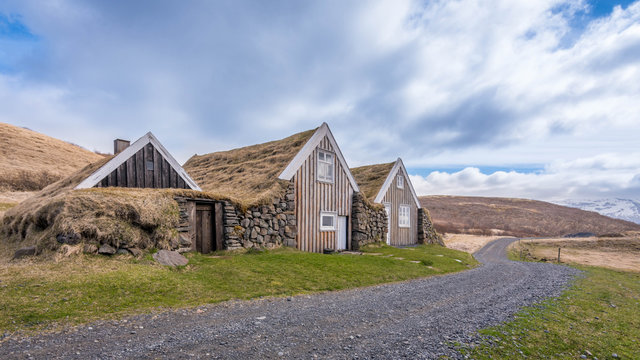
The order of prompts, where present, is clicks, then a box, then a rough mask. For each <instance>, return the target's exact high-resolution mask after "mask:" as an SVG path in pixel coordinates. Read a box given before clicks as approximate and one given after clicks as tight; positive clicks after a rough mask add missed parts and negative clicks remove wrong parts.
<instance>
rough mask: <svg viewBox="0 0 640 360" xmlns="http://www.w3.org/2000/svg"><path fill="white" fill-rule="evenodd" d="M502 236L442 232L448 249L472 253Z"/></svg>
mask: <svg viewBox="0 0 640 360" xmlns="http://www.w3.org/2000/svg"><path fill="white" fill-rule="evenodd" d="M502 237H503V236H481V235H469V234H444V236H443V237H442V238H443V240H444V245H445V246H446V247H448V248H450V249H454V250H460V251H464V252H467V253H469V254H473V253H475V252H476V251H478V250H480V249H481V248H483V247H484V246H485V245H487V244H488V243H490V242H492V241H493V240H497V239H500V238H502Z"/></svg>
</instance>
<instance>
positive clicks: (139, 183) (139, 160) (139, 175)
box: [136, 148, 144, 188]
mask: <svg viewBox="0 0 640 360" xmlns="http://www.w3.org/2000/svg"><path fill="white" fill-rule="evenodd" d="M136 187H138V188H143V187H144V148H142V149H140V151H138V152H137V153H136Z"/></svg>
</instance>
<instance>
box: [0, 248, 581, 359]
mask: <svg viewBox="0 0 640 360" xmlns="http://www.w3.org/2000/svg"><path fill="white" fill-rule="evenodd" d="M513 241H515V239H499V240H496V241H494V242H491V243H489V244H488V245H486V246H485V247H484V248H482V249H481V250H479V251H478V252H477V253H476V254H475V257H476V258H477V259H478V260H479V261H480V262H482V263H483V265H482V266H480V267H478V268H475V269H472V270H469V271H464V272H460V273H456V274H451V275H445V276H437V277H431V278H425V279H418V280H412V281H406V282H402V283H394V284H385V285H379V286H373V287H367V288H361V289H353V290H346V291H339V292H330V293H323V294H316V295H305V296H295V297H293V298H289V299H285V298H269V299H262V300H254V301H231V302H225V303H221V304H216V305H209V306H205V307H200V308H197V309H189V310H178V311H171V312H165V313H161V314H147V315H139V316H134V317H131V318H128V319H127V320H122V321H103V322H96V323H93V324H90V325H85V326H80V327H78V328H73V329H68V330H65V331H63V332H59V333H52V334H44V335H39V336H34V337H29V338H23V339H8V340H6V341H4V342H3V343H1V344H0V358H2V359H12V358H18V359H22V358H25V359H26V358H36V359H44V358H47V359H50V358H71V359H76V358H77V359H123V358H127V359H129V358H153V359H155V358H167V359H176V358H189V359H193V358H195V359H197V358H214V359H217V358H224V359H270V358H271V359H278V358H285V359H286V358H296V359H297V358H307V359H310V358H311V359H312V358H316V357H317V358H323V359H326V358H330V359H332V358H334V359H345V358H353V359H389V358H412V359H416V358H418V359H433V358H438V357H439V356H441V355H448V356H450V357H452V358H457V357H459V354H458V353H457V352H456V351H455V349H454V347H453V343H455V342H458V343H462V344H465V343H471V342H475V341H477V340H478V337H477V334H476V331H477V330H479V329H482V328H485V327H488V326H492V325H496V324H499V323H500V322H502V321H505V320H508V319H509V317H510V316H512V315H513V314H514V313H515V312H516V311H517V310H518V309H520V308H521V307H522V306H525V305H530V304H532V303H535V302H538V301H540V300H542V299H544V298H547V297H550V296H557V295H559V294H560V293H561V292H562V290H563V289H564V288H566V286H567V284H568V282H570V281H571V279H572V278H573V277H574V276H575V275H576V274H577V273H578V271H577V270H575V269H573V268H570V267H566V266H559V265H553V264H543V263H522V262H514V261H510V260H508V259H507V258H506V256H505V248H506V247H507V246H508V245H509V244H510V243H511V242H513Z"/></svg>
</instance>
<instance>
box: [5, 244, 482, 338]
mask: <svg viewBox="0 0 640 360" xmlns="http://www.w3.org/2000/svg"><path fill="white" fill-rule="evenodd" d="M366 251H367V252H374V253H383V255H377V256H371V255H338V254H334V255H322V254H312V253H303V252H299V251H295V250H292V249H290V248H282V249H278V250H272V251H265V252H261V253H246V254H225V253H219V254H216V255H217V256H208V255H201V254H195V253H194V254H188V255H187V257H188V258H189V264H188V265H187V266H185V267H181V268H168V267H164V266H161V265H158V264H157V263H155V262H153V261H152V260H151V257H150V256H147V257H146V258H145V259H143V260H135V259H132V258H130V257H126V256H121V257H114V258H105V257H103V256H76V257H72V258H70V259H66V260H63V261H61V262H59V263H51V262H34V263H26V264H24V263H23V264H16V265H5V266H3V267H0V331H14V330H39V329H42V328H46V327H49V326H57V325H60V324H74V323H82V322H86V321H91V320H96V319H105V318H114V317H118V316H122V315H126V314H132V313H139V312H147V311H152V310H153V309H157V308H176V307H189V306H197V305H202V304H209V303H215V302H220V301H224V300H229V299H250V298H256V297H260V296H287V295H295V294H303V293H313V292H319V291H329V290H340V289H348V288H354V287H358V286H368V285H374V284H380V283H385V282H393V281H402V280H407V279H413V278H419V277H425V276H430V275H434V274H442V273H447V272H453V271H460V270H464V269H468V268H469V267H473V266H475V265H476V262H475V260H474V259H473V258H472V257H471V256H470V255H468V254H466V253H462V252H458V251H455V250H450V249H446V248H443V247H440V246H434V245H426V246H425V245H421V246H418V247H416V248H412V249H411V250H409V249H396V248H391V247H387V246H383V247H370V248H367V249H366ZM386 255H394V256H393V257H388V256H386ZM438 255H441V256H438ZM398 257H404V258H405V259H407V260H398V259H397V258H398ZM454 259H459V260H461V262H458V261H455V260H454ZM409 260H415V261H421V263H417V264H416V263H413V262H410V261H409Z"/></svg>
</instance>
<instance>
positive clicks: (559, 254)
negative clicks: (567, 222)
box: [558, 248, 561, 264]
mask: <svg viewBox="0 0 640 360" xmlns="http://www.w3.org/2000/svg"><path fill="white" fill-rule="evenodd" d="M560 249H561V248H558V264H560Z"/></svg>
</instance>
